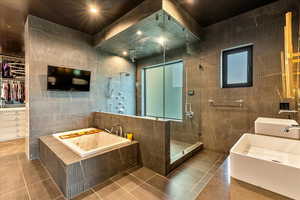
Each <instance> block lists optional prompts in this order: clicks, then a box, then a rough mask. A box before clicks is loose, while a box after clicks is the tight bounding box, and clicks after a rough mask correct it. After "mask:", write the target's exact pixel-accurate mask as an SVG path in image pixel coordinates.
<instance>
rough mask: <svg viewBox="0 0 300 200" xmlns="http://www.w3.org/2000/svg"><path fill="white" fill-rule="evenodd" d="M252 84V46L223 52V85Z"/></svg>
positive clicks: (225, 86)
mask: <svg viewBox="0 0 300 200" xmlns="http://www.w3.org/2000/svg"><path fill="white" fill-rule="evenodd" d="M250 86H252V46H246V47H239V48H235V49H230V50H226V51H223V53H222V87H223V88H230V87H250Z"/></svg>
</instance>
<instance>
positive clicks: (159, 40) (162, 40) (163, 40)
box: [157, 37, 166, 46]
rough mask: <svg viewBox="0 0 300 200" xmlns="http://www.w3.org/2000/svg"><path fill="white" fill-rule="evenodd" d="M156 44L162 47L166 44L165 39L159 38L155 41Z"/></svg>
mask: <svg viewBox="0 0 300 200" xmlns="http://www.w3.org/2000/svg"><path fill="white" fill-rule="evenodd" d="M157 42H158V43H159V44H160V45H162V46H164V45H165V43H166V39H165V38H164V37H160V38H158V39H157Z"/></svg>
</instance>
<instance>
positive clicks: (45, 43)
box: [25, 16, 135, 159]
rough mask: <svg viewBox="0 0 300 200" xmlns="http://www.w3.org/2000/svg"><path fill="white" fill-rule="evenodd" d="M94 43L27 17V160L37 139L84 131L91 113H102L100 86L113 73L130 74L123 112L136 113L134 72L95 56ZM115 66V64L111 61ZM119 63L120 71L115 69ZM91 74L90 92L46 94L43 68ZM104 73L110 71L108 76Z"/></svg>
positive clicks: (35, 155) (103, 101)
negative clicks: (71, 69) (54, 134)
mask: <svg viewBox="0 0 300 200" xmlns="http://www.w3.org/2000/svg"><path fill="white" fill-rule="evenodd" d="M92 41H93V38H92V36H89V35H87V34H84V33H81V32H79V31H75V30H73V29H70V28H67V27H64V26H61V25H58V24H54V23H51V22H49V21H46V20H43V19H41V18H38V17H34V16H28V19H27V22H26V27H25V49H26V52H25V57H26V77H27V78H26V94H27V97H28V99H27V100H28V101H27V105H26V106H27V108H28V113H27V117H28V133H27V143H28V144H29V149H28V152H29V157H30V158H31V159H36V158H38V157H39V155H38V138H39V137H40V136H43V135H50V134H52V133H54V132H60V131H67V130H73V129H79V128H86V127H89V126H90V125H91V123H90V121H91V115H90V114H91V112H93V111H99V110H104V111H106V109H107V107H106V104H107V99H106V96H105V85H106V84H107V77H108V76H110V75H111V73H112V72H114V73H118V72H121V71H126V72H130V73H131V74H132V76H131V77H129V79H128V80H126V84H125V85H124V87H128V93H129V94H130V93H131V95H129V94H128V95H129V96H130V97H131V98H128V102H127V103H128V105H130V106H128V112H129V113H132V112H135V110H134V108H135V104H134V103H135V102H134V101H133V100H132V99H134V98H135V94H134V92H135V91H134V86H135V78H134V77H135V76H134V73H135V67H134V65H132V64H131V63H130V62H129V61H126V60H125V59H122V58H120V57H116V56H111V55H108V54H104V53H102V52H99V51H97V50H96V49H95V48H94V47H93V45H92ZM116 60H117V61H116ZM120 62H122V65H118V63H120ZM48 65H54V66H65V67H71V68H77V69H83V70H89V71H92V77H91V90H90V92H55V91H51V92H50V91H47V85H46V84H47V66H48ZM108 69H109V70H108Z"/></svg>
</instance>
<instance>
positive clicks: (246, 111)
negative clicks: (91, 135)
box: [137, 0, 300, 152]
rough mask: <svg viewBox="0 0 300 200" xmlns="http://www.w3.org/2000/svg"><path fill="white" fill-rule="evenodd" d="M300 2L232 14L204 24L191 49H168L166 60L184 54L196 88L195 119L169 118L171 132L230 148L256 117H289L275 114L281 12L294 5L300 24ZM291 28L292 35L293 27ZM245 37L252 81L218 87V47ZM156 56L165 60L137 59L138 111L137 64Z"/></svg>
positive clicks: (217, 147)
mask: <svg viewBox="0 0 300 200" xmlns="http://www.w3.org/2000/svg"><path fill="white" fill-rule="evenodd" d="M299 4H300V2H299V1H297V0H280V1H278V2H275V3H273V4H270V5H267V6H264V7H261V8H258V9H256V10H253V11H250V12H247V13H244V14H242V15H239V16H236V17H233V18H230V19H228V20H225V21H223V22H220V23H217V24H215V25H212V26H209V27H207V28H205V29H204V35H203V38H201V41H200V43H199V44H196V45H195V46H194V47H193V48H192V49H191V50H190V51H189V52H184V53H180V52H181V51H178V52H177V55H176V53H173V52H167V60H175V59H179V58H182V59H183V60H184V63H185V70H186V72H187V74H188V80H187V81H188V87H189V89H193V90H195V92H196V94H195V96H192V97H188V101H189V102H191V103H192V106H193V111H194V112H195V117H194V119H192V120H184V122H183V123H175V125H174V124H171V138H172V137H173V138H176V139H178V140H181V141H186V142H188V141H193V140H194V139H197V136H199V138H198V139H199V140H200V141H201V142H203V143H204V146H205V147H206V148H208V149H212V150H216V151H220V152H228V151H229V149H230V148H231V147H232V145H233V144H234V143H235V142H236V141H237V140H238V139H239V138H240V136H241V135H242V134H243V133H246V132H253V131H254V127H253V126H254V121H255V119H256V118H257V117H280V118H286V117H287V116H285V115H278V110H279V102H280V98H279V95H278V94H277V90H279V91H281V90H282V85H281V84H282V83H281V61H280V51H283V50H284V41H283V37H284V35H283V27H284V23H285V22H284V20H285V18H284V14H285V12H287V11H293V13H294V15H295V16H294V30H298V26H297V24H298V20H297V19H298V18H297V17H298V13H299V12H298V10H299V8H300V6H299ZM294 34H295V35H294V36H296V34H297V31H295V33H294ZM294 41H297V38H296V37H294ZM248 43H253V44H254V55H253V59H254V60H253V64H254V65H253V66H254V72H253V76H254V78H253V87H250V88H226V89H222V88H220V58H221V51H222V50H223V49H227V48H231V47H235V46H239V45H244V44H248ZM295 46H297V45H296V44H295ZM159 60H161V62H162V61H163V59H162V56H160V57H157V58H151V59H147V60H143V61H139V62H138V72H137V81H138V82H139V84H138V85H139V88H138V89H137V112H138V113H140V110H139V108H140V107H141V106H140V105H141V102H140V101H141V96H140V94H141V93H140V87H141V84H140V69H141V67H142V66H147V65H148V66H149V65H151V64H152V63H158V61H159ZM200 65H201V66H202V68H201V69H199V66H200ZM209 99H213V100H215V101H216V102H217V103H224V102H225V103H226V102H232V101H234V100H238V99H243V100H244V101H245V104H244V105H245V106H244V108H242V109H240V108H215V107H211V106H209V103H208V100H209ZM190 136H192V137H190ZM193 136H194V137H193Z"/></svg>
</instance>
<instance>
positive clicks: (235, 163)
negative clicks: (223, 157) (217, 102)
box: [230, 134, 300, 199]
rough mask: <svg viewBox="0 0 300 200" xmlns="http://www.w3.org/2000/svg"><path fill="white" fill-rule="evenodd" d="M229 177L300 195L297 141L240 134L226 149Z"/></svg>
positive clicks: (286, 194)
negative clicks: (229, 148)
mask: <svg viewBox="0 0 300 200" xmlns="http://www.w3.org/2000/svg"><path fill="white" fill-rule="evenodd" d="M230 172H231V176H232V177H233V178H236V179H239V180H241V181H244V182H247V183H250V184H253V185H256V186H258V187H261V188H264V189H267V190H270V191H273V192H276V193H279V194H281V195H284V196H287V197H289V198H292V199H300V189H299V186H300V141H297V140H291V139H284V138H277V137H271V136H263V135H254V134H244V135H243V136H242V137H241V138H240V139H239V141H238V142H237V143H236V144H235V145H234V146H233V147H232V149H231V150H230Z"/></svg>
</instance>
